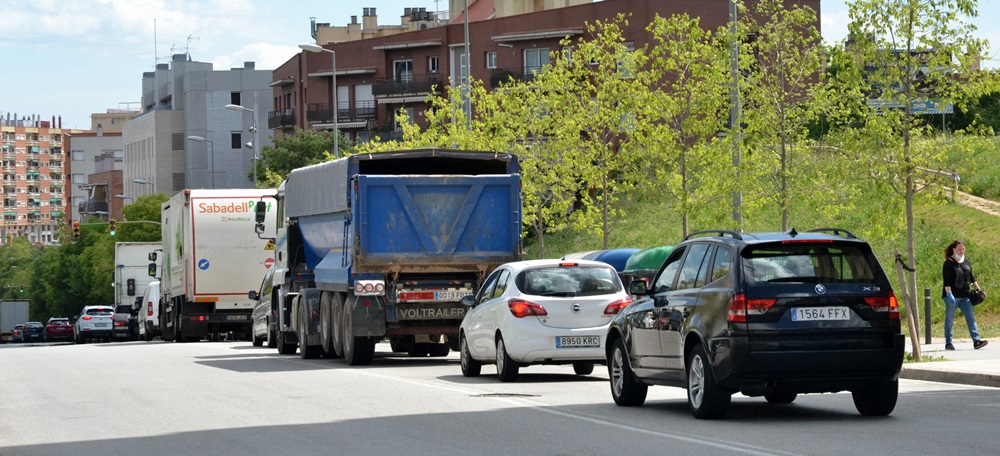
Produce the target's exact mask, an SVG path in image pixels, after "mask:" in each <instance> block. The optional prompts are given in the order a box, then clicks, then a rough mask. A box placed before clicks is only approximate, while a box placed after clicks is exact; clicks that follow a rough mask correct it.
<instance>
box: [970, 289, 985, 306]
mask: <svg viewBox="0 0 1000 456" xmlns="http://www.w3.org/2000/svg"><path fill="white" fill-rule="evenodd" d="M969 300H970V301H972V305H974V306H978V305H979V304H981V303H982V302H983V301H985V300H986V292H984V291H983V290H982V289H979V290H970V291H969Z"/></svg>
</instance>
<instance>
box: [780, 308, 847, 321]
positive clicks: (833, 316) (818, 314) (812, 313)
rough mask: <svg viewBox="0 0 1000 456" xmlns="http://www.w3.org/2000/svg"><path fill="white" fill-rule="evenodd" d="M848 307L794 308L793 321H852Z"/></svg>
mask: <svg viewBox="0 0 1000 456" xmlns="http://www.w3.org/2000/svg"><path fill="white" fill-rule="evenodd" d="M850 319H851V311H850V309H848V308H847V307H844V306H837V307H793V308H792V321H822V320H850Z"/></svg>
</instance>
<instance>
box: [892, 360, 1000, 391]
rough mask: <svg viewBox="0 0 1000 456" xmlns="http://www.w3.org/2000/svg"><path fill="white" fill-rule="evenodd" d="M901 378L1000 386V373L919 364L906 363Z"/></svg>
mask: <svg viewBox="0 0 1000 456" xmlns="http://www.w3.org/2000/svg"><path fill="white" fill-rule="evenodd" d="M899 378H905V379H908V380H924V381H928V382H941V383H957V384H960V385H974V386H988V387H992V388H1000V375H997V374H984V373H976V372H954V371H945V370H937V369H922V368H920V367H918V366H913V367H908V366H905V365H904V366H903V370H902V371H901V372H900V373H899Z"/></svg>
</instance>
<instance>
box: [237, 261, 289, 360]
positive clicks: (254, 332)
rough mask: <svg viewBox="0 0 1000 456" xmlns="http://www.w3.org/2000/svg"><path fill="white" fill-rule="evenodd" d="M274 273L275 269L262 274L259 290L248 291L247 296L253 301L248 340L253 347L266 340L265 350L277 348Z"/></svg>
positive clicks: (262, 343)
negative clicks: (262, 278) (251, 342)
mask: <svg viewBox="0 0 1000 456" xmlns="http://www.w3.org/2000/svg"><path fill="white" fill-rule="evenodd" d="M275 271H277V269H275V268H271V269H268V271H267V273H265V274H264V280H263V281H261V283H260V290H258V291H250V293H249V295H248V296H249V298H250V299H251V300H252V301H255V302H254V305H253V311H252V312H251V314H250V320H251V323H250V325H251V327H250V340H252V341H253V346H254V347H260V346H263V345H264V341H265V340H267V348H275V347H277V346H278V339H277V335H276V333H275V331H276V330H277V315H275V313H274V309H275V303H274V298H275V294H276V293H277V292H278V290H277V288H275V283H274V273H275ZM293 353H294V352H293Z"/></svg>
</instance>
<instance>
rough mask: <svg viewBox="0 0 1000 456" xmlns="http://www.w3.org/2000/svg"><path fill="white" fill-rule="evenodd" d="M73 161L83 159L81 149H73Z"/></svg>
mask: <svg viewBox="0 0 1000 456" xmlns="http://www.w3.org/2000/svg"><path fill="white" fill-rule="evenodd" d="M73 161H75V162H79V161H83V151H82V150H74V151H73Z"/></svg>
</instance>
